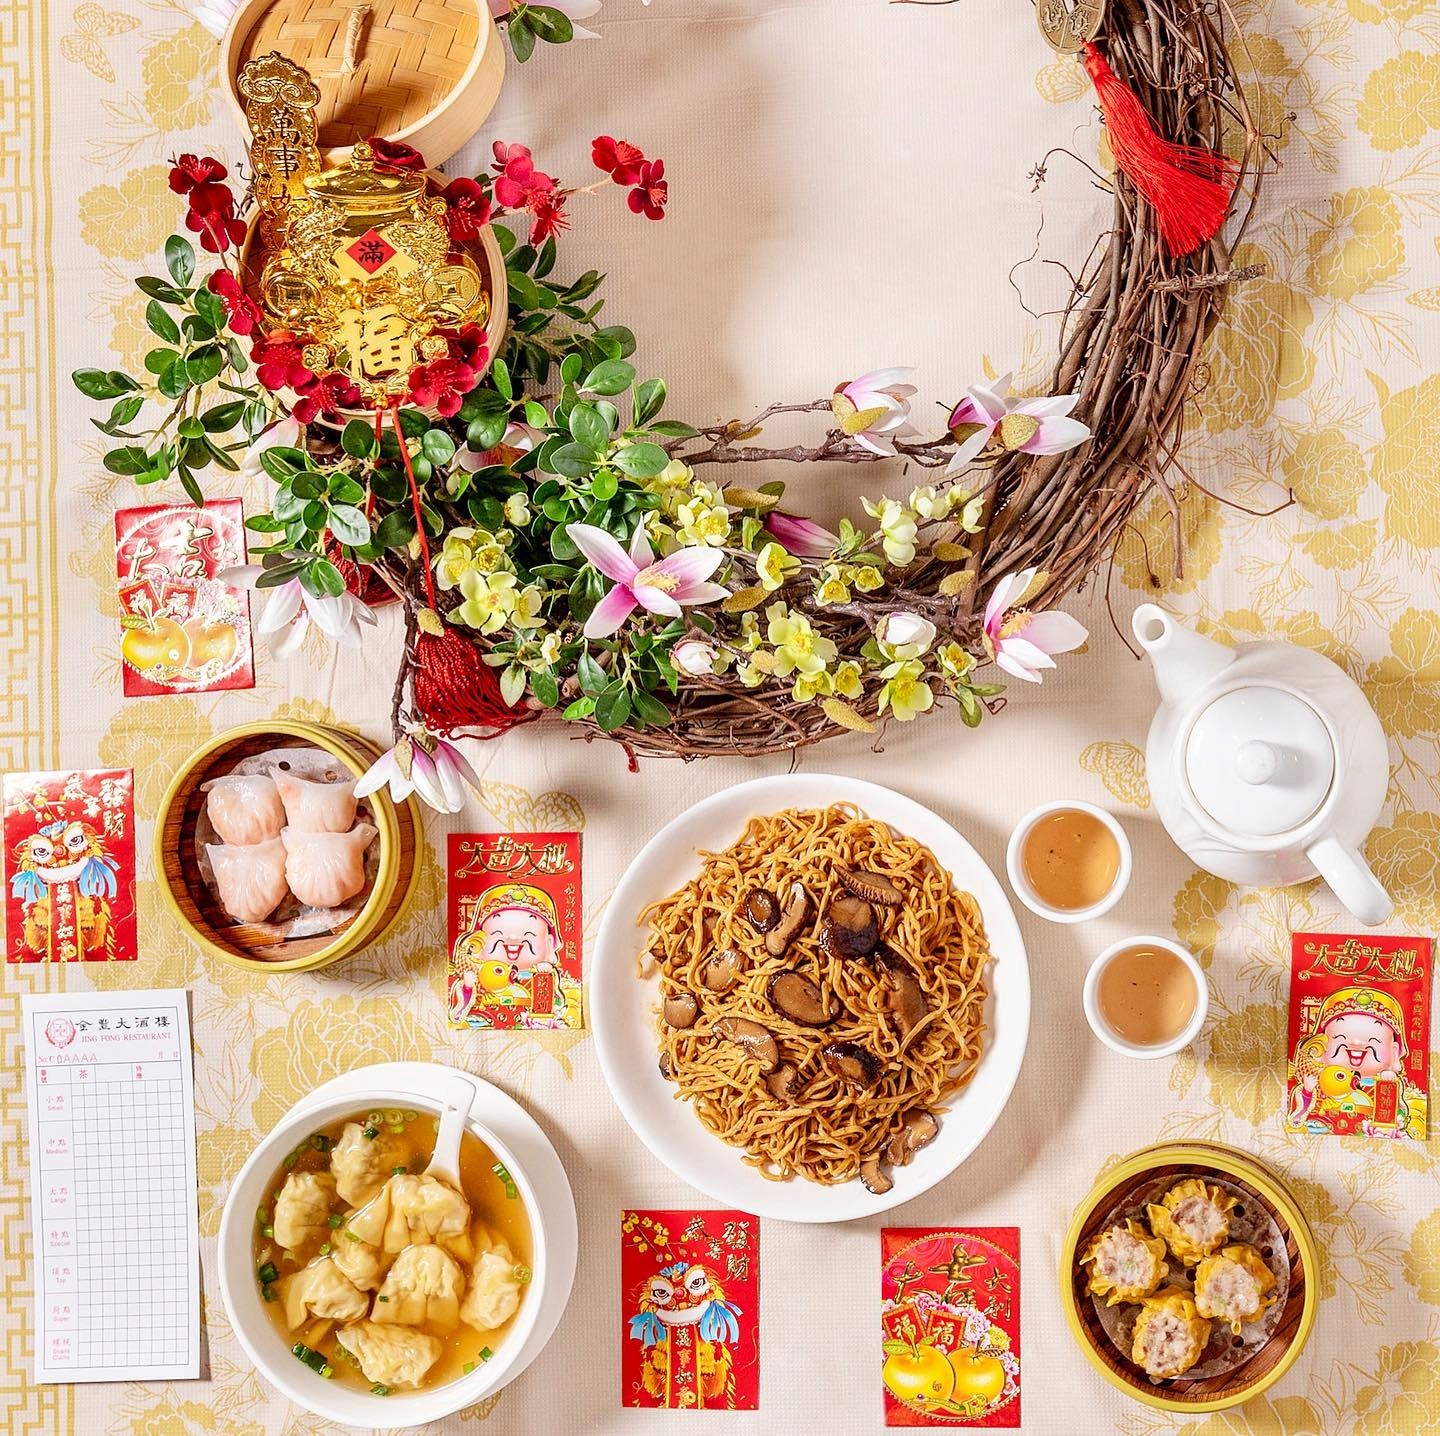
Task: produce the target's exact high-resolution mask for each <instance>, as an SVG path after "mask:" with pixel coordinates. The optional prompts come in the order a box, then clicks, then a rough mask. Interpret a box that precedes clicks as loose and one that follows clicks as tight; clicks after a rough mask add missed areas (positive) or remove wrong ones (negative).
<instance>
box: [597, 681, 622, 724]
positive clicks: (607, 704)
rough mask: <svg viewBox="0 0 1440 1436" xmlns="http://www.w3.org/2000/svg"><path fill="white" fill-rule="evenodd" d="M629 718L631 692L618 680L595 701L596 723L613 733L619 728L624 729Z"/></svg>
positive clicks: (609, 685)
mask: <svg viewBox="0 0 1440 1436" xmlns="http://www.w3.org/2000/svg"><path fill="white" fill-rule="evenodd" d="M629 717H630V694H629V691H628V690H627V689H626V688H625V686H624V684H622V683H621V682H620V681H619V679H616V680H615V681H614V682H613V683H610V684H608V685H607V686H606V688H605V690H604V691H603V692H602V693H601V694H600V696H599V697H598V698H597V699H596V700H595V721H596V722H597V723H599V725H600V727H601V728H602V729H603V730H604V731H605V732H606V733H613V732H614V731H615V730H616V729H617V728H623V727H624V726H625V722H626V720H627V719H628V718H629Z"/></svg>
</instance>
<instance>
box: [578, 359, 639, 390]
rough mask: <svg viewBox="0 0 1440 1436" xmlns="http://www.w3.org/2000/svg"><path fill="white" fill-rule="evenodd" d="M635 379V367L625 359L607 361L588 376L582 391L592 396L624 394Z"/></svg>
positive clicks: (598, 365)
mask: <svg viewBox="0 0 1440 1436" xmlns="http://www.w3.org/2000/svg"><path fill="white" fill-rule="evenodd" d="M634 378H635V366H634V365H633V364H627V363H626V362H625V360H623V359H605V360H603V361H602V362H601V363H599V364H597V365H596V366H595V367H594V368H593V369H592V370H591V371H590V372H589V373H588V374H587V375H586V376H585V382H584V383H583V384H581V385H580V387H581V388H582V389H585V390H587V391H588V392H590V393H592V394H623V393H624V392H625V390H626V389H628V388H629V387H630V384H631V382H632V381H633V380H634Z"/></svg>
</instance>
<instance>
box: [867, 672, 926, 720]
mask: <svg viewBox="0 0 1440 1436" xmlns="http://www.w3.org/2000/svg"><path fill="white" fill-rule="evenodd" d="M880 676H881V677H882V678H883V679H884V680H885V683H884V686H883V687H882V688H881V689H880V711H881V712H882V713H883V712H884V711H885V710H886V709H887V708H888V709H889V710H890V711H891V713H893V714H894V715H895V717H896V719H897V720H898V721H899V722H901V723H909V722H910V721H911V720H912V719H913V718H916V717H918V716H919V715H920V714H921V713H924V712H925V711H926V710H927V709H928V708H930V706H931V705H932V704H933V703H934V702H935V695H934V693H932V692H931V691H930V685H929V684H928V683H927V682H926V681H925V665H924V664H923V663H921V662H920V661H919V660H918V659H910V660H909V661H908V662H904V663H892V664H890V665H889V666H888V667H887V668H885V669H884V670H883V671H882V672H881V675H880Z"/></svg>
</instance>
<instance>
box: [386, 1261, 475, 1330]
mask: <svg viewBox="0 0 1440 1436" xmlns="http://www.w3.org/2000/svg"><path fill="white" fill-rule="evenodd" d="M464 1290H465V1274H464V1273H463V1272H462V1271H461V1270H460V1264H459V1263H458V1262H457V1261H456V1260H455V1258H454V1257H452V1256H451V1255H450V1253H449V1252H447V1251H446V1250H445V1249H444V1247H437V1246H436V1245H435V1244H434V1243H433V1242H416V1243H415V1245H414V1246H408V1247H406V1248H405V1250H404V1251H403V1252H401V1253H400V1255H399V1256H398V1257H396V1258H395V1265H394V1266H392V1267H391V1268H390V1271H389V1272H388V1274H387V1275H386V1277H385V1284H384V1286H382V1287H381V1288H380V1290H379V1292H378V1294H377V1295H376V1297H375V1310H374V1311H373V1312H371V1314H370V1320H371V1321H378V1322H380V1323H382V1324H384V1325H387V1326H388V1325H399V1326H424V1325H426V1324H427V1323H428V1324H429V1325H431V1326H438V1327H440V1328H441V1329H442V1330H446V1331H448V1330H449V1329H450V1328H451V1327H452V1326H454V1325H455V1323H456V1322H457V1321H459V1320H460V1297H461V1294H462V1293H463V1292H464Z"/></svg>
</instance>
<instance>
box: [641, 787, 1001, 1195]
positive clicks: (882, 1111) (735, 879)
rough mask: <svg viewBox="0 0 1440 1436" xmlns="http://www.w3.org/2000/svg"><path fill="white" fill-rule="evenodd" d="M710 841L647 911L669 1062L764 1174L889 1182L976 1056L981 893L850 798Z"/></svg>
mask: <svg viewBox="0 0 1440 1436" xmlns="http://www.w3.org/2000/svg"><path fill="white" fill-rule="evenodd" d="M701 857H702V859H703V863H702V866H701V869H700V872H699V873H698V874H697V876H696V877H695V878H693V879H692V880H691V881H690V882H689V883H687V884H686V885H685V887H683V888H681V889H680V890H679V891H678V892H675V893H672V894H671V895H670V896H669V897H667V898H664V899H662V900H661V901H659V902H656V903H652V904H651V905H650V907H648V908H647V909H646V910H645V912H644V913H642V914H641V922H642V923H648V924H649V928H650V935H649V950H648V952H646V953H644V954H642V956H641V958H640V970H641V972H642V975H647V976H648V975H650V974H652V973H654V972H656V971H658V973H659V975H660V982H661V999H662V1000H661V1013H660V1016H659V1020H658V1033H659V1041H660V1053H661V1056H660V1066H661V1070H662V1072H665V1073H666V1075H667V1076H669V1077H671V1078H672V1079H673V1081H674V1082H675V1085H676V1089H677V1096H678V1097H680V1098H683V1099H685V1100H687V1101H689V1102H690V1103H691V1104H692V1105H693V1106H694V1108H695V1111H696V1114H697V1115H698V1116H699V1118H700V1120H701V1121H702V1122H703V1123H704V1124H705V1126H706V1127H708V1128H709V1129H710V1131H712V1132H714V1133H715V1134H716V1136H718V1137H720V1138H722V1139H723V1140H724V1141H726V1142H728V1143H730V1144H731V1145H733V1146H736V1147H740V1148H742V1149H743V1150H744V1152H745V1160H746V1161H747V1162H749V1163H750V1164H751V1165H753V1166H755V1167H758V1168H759V1169H760V1171H761V1172H763V1173H764V1175H765V1176H767V1177H770V1178H771V1179H773V1180H775V1181H786V1180H788V1179H790V1178H791V1177H793V1176H795V1175H797V1174H798V1175H800V1176H803V1177H807V1178H809V1179H810V1180H811V1181H813V1182H824V1183H836V1182H846V1181H850V1180H852V1179H854V1178H855V1177H860V1178H861V1179H862V1180H863V1181H864V1182H865V1185H866V1186H867V1187H869V1188H870V1190H872V1191H874V1192H877V1193H879V1192H884V1191H888V1190H889V1189H890V1187H891V1185H892V1182H891V1179H890V1177H889V1176H888V1174H887V1171H886V1169H887V1168H890V1167H893V1166H897V1165H904V1164H906V1163H908V1161H909V1160H910V1158H911V1157H912V1156H913V1155H914V1152H915V1151H916V1150H918V1149H919V1147H921V1146H923V1145H924V1144H925V1143H926V1142H928V1141H930V1140H931V1139H932V1138H933V1137H934V1136H935V1134H936V1132H937V1131H938V1123H937V1120H936V1119H937V1114H939V1113H940V1112H942V1111H943V1110H944V1106H945V1103H946V1101H947V1099H949V1098H951V1097H953V1096H954V1094H955V1093H956V1092H957V1091H959V1089H960V1088H962V1087H963V1086H964V1085H965V1084H966V1083H967V1082H968V1081H969V1080H970V1078H971V1076H972V1075H973V1074H974V1071H975V1068H976V1066H977V1064H978V1063H979V1060H980V1056H981V1052H982V1036H983V1033H984V1031H985V1026H984V1020H983V1011H984V1003H985V996H986V989H985V981H984V969H985V964H986V962H987V961H988V960H989V956H990V954H989V949H988V948H987V946H986V942H985V934H984V930H983V927H982V925H981V919H980V912H979V908H978V906H977V904H976V903H975V900H974V898H972V897H971V896H970V894H968V893H962V892H957V891H956V890H955V888H954V885H953V882H952V880H951V877H950V874H949V873H948V872H946V871H944V870H943V869H942V868H941V867H940V865H939V863H938V862H937V861H936V859H935V856H934V854H933V853H931V852H930V850H929V849H928V848H926V847H924V846H922V845H921V844H920V843H917V842H915V841H914V840H913V839H911V838H907V837H904V836H902V835H900V834H897V833H894V832H893V831H892V830H891V829H890V828H889V827H888V826H887V825H886V824H884V823H881V822H876V821H874V820H873V819H870V818H866V817H864V816H863V815H862V814H860V813H859V812H858V811H857V810H856V809H854V808H853V807H850V806H848V805H836V806H832V807H829V808H826V809H823V810H810V811H795V810H787V811H785V812H781V813H776V814H774V815H771V816H764V817H755V818H752V819H751V820H750V822H749V824H748V826H747V827H746V829H745V831H744V833H743V834H742V835H741V836H740V839H739V840H738V841H737V842H736V843H734V844H733V845H732V846H731V847H729V848H726V849H725V850H724V851H723V852H719V853H702V854H701Z"/></svg>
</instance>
